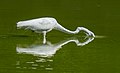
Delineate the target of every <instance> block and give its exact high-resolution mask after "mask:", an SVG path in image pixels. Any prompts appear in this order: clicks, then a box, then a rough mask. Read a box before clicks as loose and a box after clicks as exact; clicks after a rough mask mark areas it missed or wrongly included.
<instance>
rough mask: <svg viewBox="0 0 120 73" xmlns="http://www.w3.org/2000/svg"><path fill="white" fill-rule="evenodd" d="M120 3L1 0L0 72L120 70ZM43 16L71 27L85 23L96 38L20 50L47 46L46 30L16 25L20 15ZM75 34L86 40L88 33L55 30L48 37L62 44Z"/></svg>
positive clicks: (50, 42) (50, 41)
mask: <svg viewBox="0 0 120 73" xmlns="http://www.w3.org/2000/svg"><path fill="white" fill-rule="evenodd" d="M119 3H120V2H119V1H116V0H115V1H110V0H106V1H102V0H92V1H90V0H74V1H72V0H52V1H51V0H29V1H28V0H26V1H23V0H17V1H16V0H9V1H8V0H7V1H6V0H1V1H0V73H8V72H9V73H119V72H120V71H119V70H120V69H119V68H120V62H119V61H120V53H119V51H120V50H119V44H120V43H119V40H120V38H119V33H120V32H119V26H120V25H119V24H120V22H119V19H120V14H119V13H120V8H119V7H120V5H119ZM44 16H47V17H55V18H56V19H57V20H58V22H59V23H60V24H61V25H62V26H64V27H66V28H68V29H70V30H75V29H76V28H77V27H78V26H83V27H86V28H88V29H90V30H91V31H93V32H94V33H95V35H96V38H94V40H93V41H91V42H89V43H88V44H86V45H84V46H77V45H76V43H75V42H69V43H67V44H65V45H62V47H59V49H58V50H56V51H54V54H52V55H50V56H48V57H46V56H45V55H42V56H40V55H37V54H33V53H32V54H30V53H29V54H26V53H25V52H23V53H20V52H18V51H17V48H26V47H31V48H33V47H35V46H36V45H38V46H41V45H42V46H46V45H43V44H42V39H43V38H42V35H38V34H36V33H33V32H31V31H29V30H27V31H25V30H17V29H16V23H17V22H18V21H20V20H27V19H32V18H38V17H44ZM76 36H77V37H78V40H79V41H81V42H84V41H85V39H84V37H82V36H84V34H83V33H79V34H78V35H68V34H65V33H62V32H60V31H56V30H54V31H51V32H50V33H48V34H47V41H48V45H54V44H57V45H58V44H60V43H61V42H65V41H68V40H70V39H74V40H76V38H72V37H76ZM47 47H48V46H47ZM47 50H49V49H47ZM42 51H44V50H42Z"/></svg>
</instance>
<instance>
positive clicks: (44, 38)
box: [43, 31, 46, 44]
mask: <svg viewBox="0 0 120 73" xmlns="http://www.w3.org/2000/svg"><path fill="white" fill-rule="evenodd" d="M45 43H46V31H43V44H45Z"/></svg>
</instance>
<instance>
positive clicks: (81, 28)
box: [78, 27, 95, 37]
mask: <svg viewBox="0 0 120 73" xmlns="http://www.w3.org/2000/svg"><path fill="white" fill-rule="evenodd" d="M78 29H79V30H80V31H81V30H82V31H85V32H86V33H85V34H86V35H87V36H93V37H95V35H94V33H93V32H92V31H90V30H88V29H87V28H84V27H78Z"/></svg>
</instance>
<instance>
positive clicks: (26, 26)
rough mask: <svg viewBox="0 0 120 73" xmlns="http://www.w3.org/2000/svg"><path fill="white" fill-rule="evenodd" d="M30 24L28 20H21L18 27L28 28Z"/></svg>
mask: <svg viewBox="0 0 120 73" xmlns="http://www.w3.org/2000/svg"><path fill="white" fill-rule="evenodd" d="M29 26H30V25H29V23H28V22H26V21H19V22H17V28H18V29H20V28H23V29H26V28H28V27H29Z"/></svg>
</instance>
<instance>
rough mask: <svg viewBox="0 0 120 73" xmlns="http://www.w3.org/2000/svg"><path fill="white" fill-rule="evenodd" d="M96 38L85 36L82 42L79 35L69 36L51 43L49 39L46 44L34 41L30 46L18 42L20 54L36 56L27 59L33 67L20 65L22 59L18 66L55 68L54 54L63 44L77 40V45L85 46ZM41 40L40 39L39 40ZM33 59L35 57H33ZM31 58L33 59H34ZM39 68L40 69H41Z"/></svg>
mask: <svg viewBox="0 0 120 73" xmlns="http://www.w3.org/2000/svg"><path fill="white" fill-rule="evenodd" d="M93 40H94V37H85V38H84V40H82V42H81V41H80V40H79V37H71V38H67V39H65V40H63V41H61V42H58V43H55V44H51V43H50V42H48V41H47V43H46V44H38V43H37V44H36V43H33V44H32V45H30V46H26V47H25V46H24V47H23V45H21V44H18V45H17V47H16V51H17V53H18V54H22V55H23V54H31V55H33V56H34V60H33V61H26V64H31V67H25V66H24V67H20V66H21V63H20V62H21V61H22V60H21V61H17V63H16V65H17V67H16V68H27V69H38V68H39V67H40V68H44V69H46V70H53V68H52V67H51V63H52V62H53V56H54V55H55V54H56V52H57V51H58V50H59V49H60V48H62V46H64V45H66V44H68V43H70V42H75V43H76V45H77V46H84V45H86V44H88V43H90V42H91V41H93ZM37 42H39V40H37ZM32 59H33V58H32ZM32 59H31V60H32ZM45 63H46V64H45ZM40 68H39V69H40Z"/></svg>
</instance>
